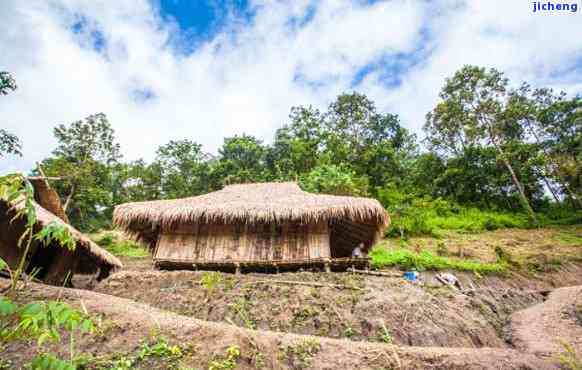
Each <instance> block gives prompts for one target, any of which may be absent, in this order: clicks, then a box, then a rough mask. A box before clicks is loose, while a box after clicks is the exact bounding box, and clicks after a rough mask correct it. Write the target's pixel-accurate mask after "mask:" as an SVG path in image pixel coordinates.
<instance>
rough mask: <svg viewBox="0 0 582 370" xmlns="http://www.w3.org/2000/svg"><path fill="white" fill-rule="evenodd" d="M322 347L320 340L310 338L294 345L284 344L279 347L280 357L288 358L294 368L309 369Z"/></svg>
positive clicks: (289, 363) (290, 365)
mask: <svg viewBox="0 0 582 370" xmlns="http://www.w3.org/2000/svg"><path fill="white" fill-rule="evenodd" d="M320 349H321V344H320V343H319V342H318V341H316V340H313V339H308V340H304V341H302V342H299V343H297V344H294V345H289V346H282V347H281V348H280V349H279V351H280V353H279V355H280V356H279V358H280V359H282V360H286V361H287V363H288V365H289V367H291V368H293V369H307V368H309V367H310V366H311V363H312V361H313V357H315V355H317V353H319V351H320Z"/></svg>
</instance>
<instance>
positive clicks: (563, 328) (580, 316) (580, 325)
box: [510, 286, 582, 356]
mask: <svg viewBox="0 0 582 370" xmlns="http://www.w3.org/2000/svg"><path fill="white" fill-rule="evenodd" d="M510 328H511V333H512V342H513V343H514V344H515V346H516V347H517V348H518V349H520V350H522V351H525V352H531V353H535V354H537V355H542V356H552V355H554V354H555V353H558V352H560V351H561V350H562V349H563V346H564V345H565V344H567V345H570V346H571V348H572V349H573V350H574V351H576V352H577V354H578V356H582V286H573V287H566V288H560V289H556V290H554V291H552V292H551V293H550V295H549V297H548V299H547V300H546V301H545V302H543V303H541V304H538V305H535V306H532V307H529V308H527V309H525V310H522V311H518V312H516V313H515V314H513V315H512V316H511V326H510ZM556 339H558V340H556Z"/></svg>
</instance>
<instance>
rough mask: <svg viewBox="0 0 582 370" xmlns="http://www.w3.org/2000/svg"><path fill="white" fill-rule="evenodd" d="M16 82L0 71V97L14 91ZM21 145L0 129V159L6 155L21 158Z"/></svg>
mask: <svg viewBox="0 0 582 370" xmlns="http://www.w3.org/2000/svg"><path fill="white" fill-rule="evenodd" d="M16 88H17V86H16V81H15V80H14V77H12V75H11V74H10V73H9V72H4V71H0V95H8V92H9V91H14V90H16ZM21 149H22V145H21V144H20V140H18V137H16V135H14V134H11V133H10V132H8V131H6V130H4V129H0V157H3V156H4V155H6V154H16V155H20V156H22V152H21Z"/></svg>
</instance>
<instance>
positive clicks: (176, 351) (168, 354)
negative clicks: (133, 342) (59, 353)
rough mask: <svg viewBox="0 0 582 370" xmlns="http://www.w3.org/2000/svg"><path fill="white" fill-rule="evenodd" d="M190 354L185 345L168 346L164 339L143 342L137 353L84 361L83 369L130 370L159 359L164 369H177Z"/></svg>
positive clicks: (188, 348)
mask: <svg viewBox="0 0 582 370" xmlns="http://www.w3.org/2000/svg"><path fill="white" fill-rule="evenodd" d="M190 352H191V348H190V347H189V346H186V345H172V344H169V343H168V341H167V340H166V339H165V338H161V339H159V340H158V341H157V342H153V343H151V342H143V343H142V344H141V346H140V347H139V349H138V350H137V353H125V354H118V355H116V356H115V357H114V358H109V359H98V358H97V359H95V358H89V359H85V361H84V364H83V365H84V367H91V368H93V367H96V368H98V369H107V370H130V369H135V368H137V367H138V366H139V365H140V364H144V363H145V362H146V361H147V360H149V359H160V360H162V361H163V364H164V368H166V369H177V368H178V365H179V362H180V360H181V359H183V358H184V357H185V356H186V355H188V354H189V353H190Z"/></svg>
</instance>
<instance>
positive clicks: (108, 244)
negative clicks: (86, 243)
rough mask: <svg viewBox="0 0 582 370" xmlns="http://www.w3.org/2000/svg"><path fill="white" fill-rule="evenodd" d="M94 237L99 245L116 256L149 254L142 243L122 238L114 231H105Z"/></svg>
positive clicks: (144, 255)
mask: <svg viewBox="0 0 582 370" xmlns="http://www.w3.org/2000/svg"><path fill="white" fill-rule="evenodd" d="M92 237H93V239H94V241H95V242H96V243H97V244H98V245H99V246H101V247H103V248H105V249H107V250H108V251H109V252H111V253H113V254H114V255H116V256H121V257H132V258H143V257H147V256H149V253H148V251H147V250H146V249H145V248H143V247H142V246H141V245H139V244H137V243H135V242H133V241H131V240H128V239H121V238H119V237H118V236H117V235H116V234H114V233H112V232H103V233H99V234H96V235H93V236H92Z"/></svg>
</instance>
